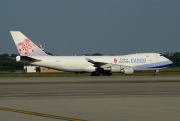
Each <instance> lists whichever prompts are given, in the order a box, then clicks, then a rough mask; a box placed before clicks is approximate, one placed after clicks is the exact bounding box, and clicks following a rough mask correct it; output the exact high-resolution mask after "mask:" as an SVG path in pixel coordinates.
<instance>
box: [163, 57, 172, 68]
mask: <svg viewBox="0 0 180 121" xmlns="http://www.w3.org/2000/svg"><path fill="white" fill-rule="evenodd" d="M164 58H165V59H166V60H167V66H171V65H172V64H173V62H172V61H171V60H169V59H168V58H166V57H164Z"/></svg>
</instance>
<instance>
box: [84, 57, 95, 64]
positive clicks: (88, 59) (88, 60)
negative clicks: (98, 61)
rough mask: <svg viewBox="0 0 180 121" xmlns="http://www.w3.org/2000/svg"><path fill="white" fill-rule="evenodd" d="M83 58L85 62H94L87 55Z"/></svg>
mask: <svg viewBox="0 0 180 121" xmlns="http://www.w3.org/2000/svg"><path fill="white" fill-rule="evenodd" d="M85 59H86V60H87V62H89V63H94V61H93V60H91V59H90V58H88V57H85Z"/></svg>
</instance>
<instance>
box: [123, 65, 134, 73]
mask: <svg viewBox="0 0 180 121" xmlns="http://www.w3.org/2000/svg"><path fill="white" fill-rule="evenodd" d="M121 72H122V73H123V74H132V73H134V69H133V68H132V67H130V66H121Z"/></svg>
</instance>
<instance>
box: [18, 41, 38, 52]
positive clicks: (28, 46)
mask: <svg viewBox="0 0 180 121" xmlns="http://www.w3.org/2000/svg"><path fill="white" fill-rule="evenodd" d="M17 46H18V51H19V53H22V54H25V55H27V54H31V53H33V52H34V48H35V44H34V43H32V42H31V41H30V40H29V39H24V41H23V42H20V43H18V45H17Z"/></svg>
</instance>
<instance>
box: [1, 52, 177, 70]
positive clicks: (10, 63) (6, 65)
mask: <svg viewBox="0 0 180 121" xmlns="http://www.w3.org/2000/svg"><path fill="white" fill-rule="evenodd" d="M83 55H86V56H89V55H91V56H93V55H94V56H98V55H99V56H101V55H102V54H99V53H95V54H83ZM162 55H163V56H164V57H166V58H168V59H170V60H171V61H172V62H173V65H172V66H173V67H180V52H175V53H169V52H167V53H165V54H162ZM16 56H17V54H11V55H8V54H6V53H5V54H2V55H0V70H1V71H7V70H22V69H23V66H24V64H23V63H18V62H16V60H15V58H16Z"/></svg>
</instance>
